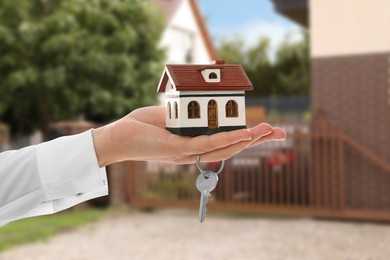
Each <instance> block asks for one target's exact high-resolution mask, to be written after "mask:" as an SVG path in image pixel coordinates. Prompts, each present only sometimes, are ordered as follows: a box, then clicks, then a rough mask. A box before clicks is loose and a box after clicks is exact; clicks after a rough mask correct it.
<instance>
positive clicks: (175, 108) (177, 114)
mask: <svg viewBox="0 0 390 260" xmlns="http://www.w3.org/2000/svg"><path fill="white" fill-rule="evenodd" d="M173 109H174V110H175V119H178V118H179V111H178V109H177V102H176V101H175V103H174V104H173Z"/></svg>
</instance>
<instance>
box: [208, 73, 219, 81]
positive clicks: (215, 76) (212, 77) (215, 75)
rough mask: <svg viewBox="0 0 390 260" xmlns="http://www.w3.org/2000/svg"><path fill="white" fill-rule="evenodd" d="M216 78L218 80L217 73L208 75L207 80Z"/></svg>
mask: <svg viewBox="0 0 390 260" xmlns="http://www.w3.org/2000/svg"><path fill="white" fill-rule="evenodd" d="M217 78H218V76H217V73H215V72H211V73H210V74H209V79H217Z"/></svg>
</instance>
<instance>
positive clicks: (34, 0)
mask: <svg viewBox="0 0 390 260" xmlns="http://www.w3.org/2000/svg"><path fill="white" fill-rule="evenodd" d="M163 28H164V25H163V19H162V14H161V13H160V10H159V9H158V8H156V7H155V5H154V3H153V2H151V1H145V0H144V1H141V0H67V1H59V0H4V1H0V54H1V59H0V75H1V77H0V96H1V100H0V115H3V116H2V118H3V120H5V121H8V122H9V123H10V124H11V126H12V129H13V131H17V132H22V131H23V130H27V131H31V130H33V129H35V128H40V129H41V130H45V128H46V127H47V125H48V123H49V122H51V121H53V120H60V119H72V118H75V117H78V116H79V115H81V114H83V115H85V116H86V118H87V119H92V120H95V121H107V120H111V119H113V118H117V117H120V116H123V115H125V114H126V113H128V112H129V111H131V110H132V109H134V108H137V107H139V106H144V105H147V104H152V103H153V101H154V99H155V96H156V95H154V94H153V93H154V92H155V89H154V88H155V86H156V82H158V79H159V76H160V71H161V66H162V61H163V58H164V53H163V51H162V50H161V49H159V48H158V42H159V39H160V35H161V32H162V31H163Z"/></svg>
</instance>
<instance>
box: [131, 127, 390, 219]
mask: <svg viewBox="0 0 390 260" xmlns="http://www.w3.org/2000/svg"><path fill="white" fill-rule="evenodd" d="M282 127H283V128H285V129H286V130H287V140H286V141H284V142H269V143H266V144H263V145H260V146H257V147H254V148H251V149H248V150H246V151H244V152H242V153H240V154H238V155H236V156H234V157H233V158H231V159H229V160H228V161H226V165H225V169H224V171H223V172H222V173H221V174H220V175H219V183H218V186H217V188H216V189H215V190H214V191H213V192H212V197H211V198H210V200H209V203H208V208H210V209H211V210H223V211H240V212H260V213H270V214H281V215H296V216H309V217H331V218H348V219H364V220H384V221H389V220H390V192H388V190H390V167H389V165H388V163H387V162H384V161H382V160H381V159H380V158H379V157H378V156H377V155H375V154H373V153H371V152H370V151H369V150H367V149H366V148H365V147H362V146H361V145H360V144H359V143H357V142H356V141H354V140H353V139H351V138H349V137H348V136H347V135H345V134H344V133H343V131H342V130H341V129H340V128H339V127H337V126H335V125H332V124H331V123H329V122H327V121H326V120H324V119H319V120H317V121H315V122H313V123H312V124H311V125H305V124H302V122H295V123H294V122H287V123H285V124H284V125H282ZM137 165H138V166H137V170H134V169H133V170H132V171H131V172H132V173H131V174H129V175H128V178H127V198H128V199H129V202H130V203H131V204H132V205H134V206H137V207H186V208H193V209H195V210H196V209H197V208H198V205H199V196H200V194H199V192H198V191H197V190H196V188H195V179H196V177H197V175H198V174H199V173H198V171H197V169H196V166H195V165H189V166H176V167H174V166H167V165H159V164H144V163H140V164H137ZM204 167H205V168H206V167H210V168H213V167H218V165H213V164H209V165H204ZM367 183H370V186H369V187H366V184H367Z"/></svg>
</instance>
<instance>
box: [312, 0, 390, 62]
mask: <svg viewBox="0 0 390 260" xmlns="http://www.w3.org/2000/svg"><path fill="white" fill-rule="evenodd" d="M389 31H390V1H389V0H311V1H310V33H311V36H310V37H311V56H312V57H323V56H334V55H351V54H366V53H380V52H388V51H390V33H389Z"/></svg>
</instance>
